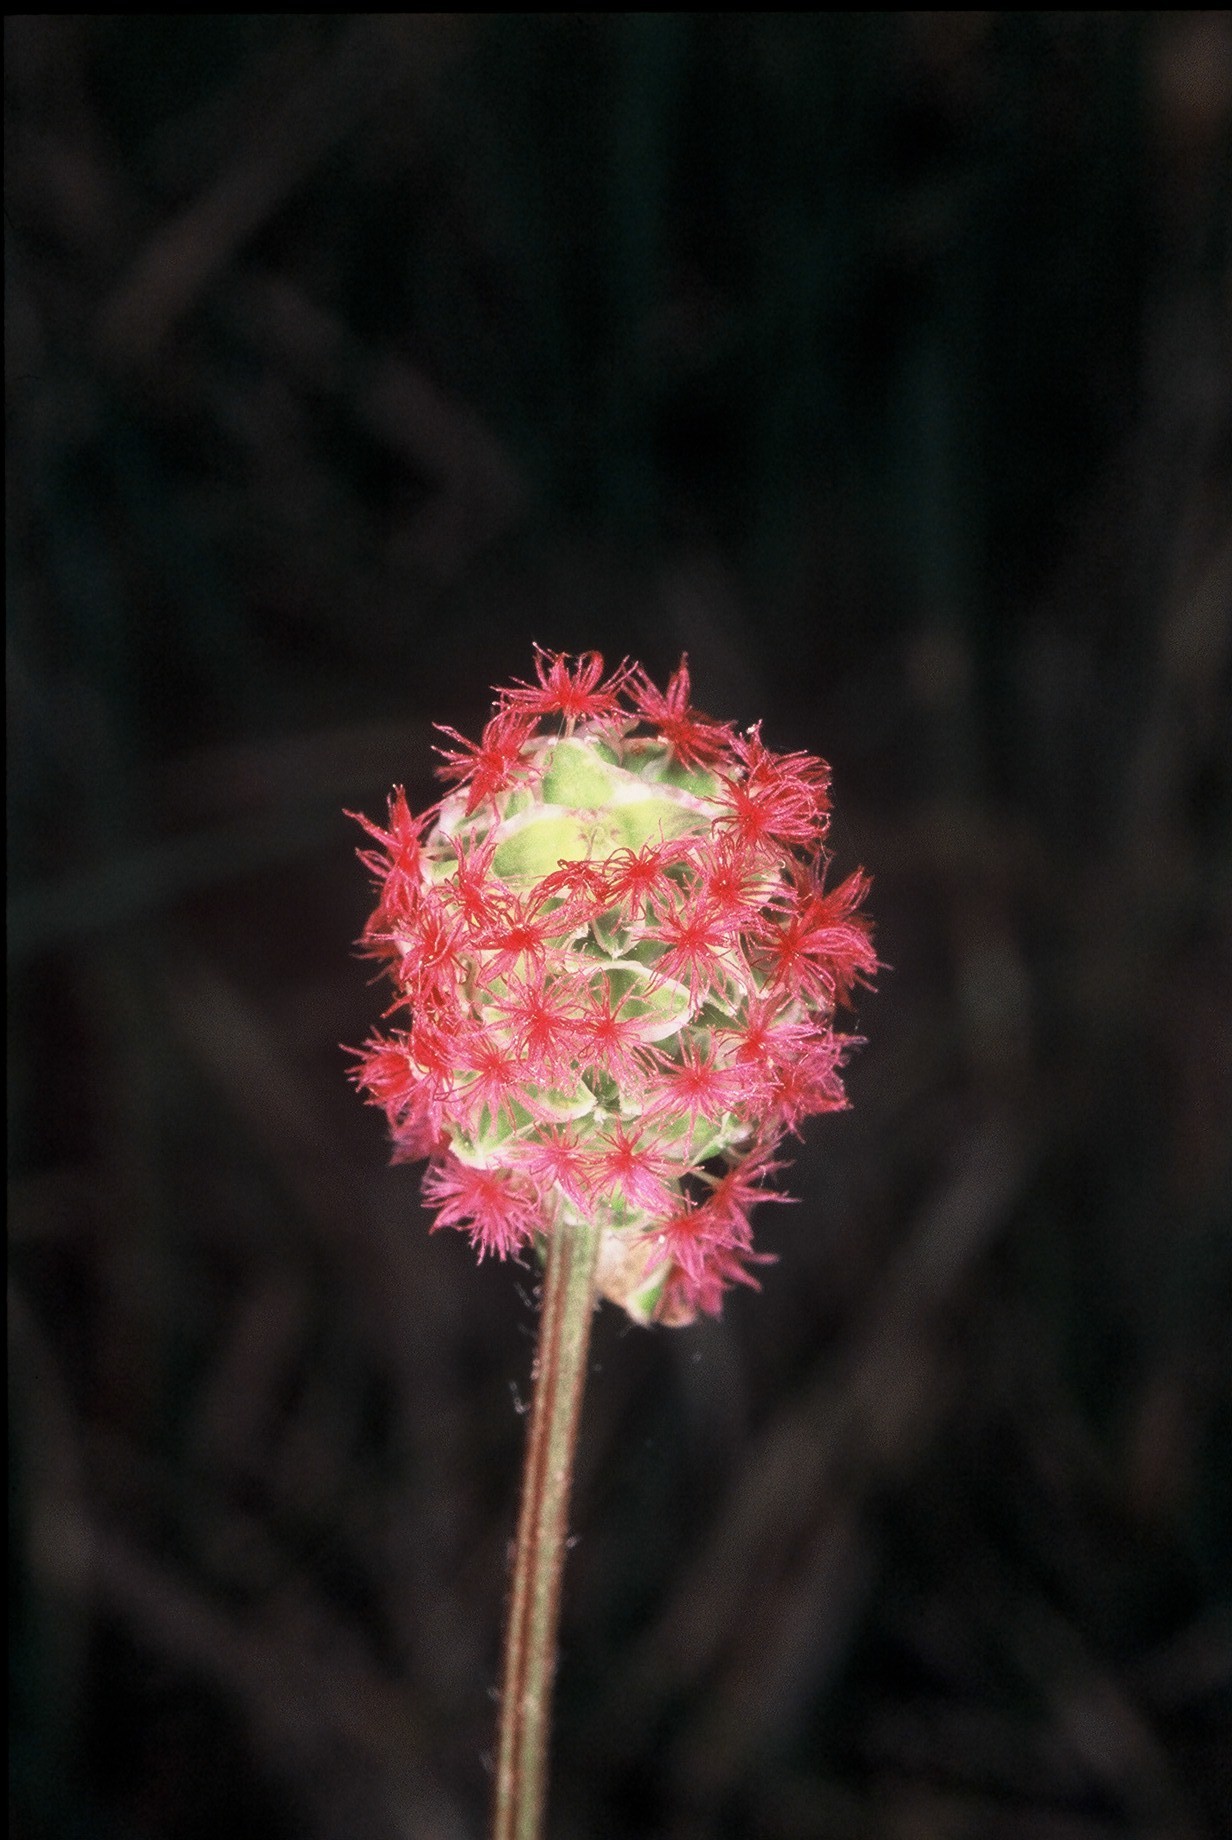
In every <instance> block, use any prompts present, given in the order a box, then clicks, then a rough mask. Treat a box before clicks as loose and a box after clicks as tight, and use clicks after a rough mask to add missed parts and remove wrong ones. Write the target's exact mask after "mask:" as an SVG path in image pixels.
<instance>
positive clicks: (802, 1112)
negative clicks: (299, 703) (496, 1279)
mask: <svg viewBox="0 0 1232 1840" xmlns="http://www.w3.org/2000/svg"><path fill="white" fill-rule="evenodd" d="M689 695H690V686H689V673H688V666H687V663H686V662H685V661H684V660H682V661H681V664H680V667H679V669H678V670H677V671H676V672H675V673H674V674H673V676H672V677H671V679H670V681H669V683H668V685H667V688H666V690H665V691H660V690H659V689H658V688H657V687H656V686H655V685H654V684H653V683H652V682H651V680H650V678H649V677H648V676H647V674H646V672H645V671H644V670H643V669H642V667H641V666H640V665H628V664H623V665H621V666H620V667H619V669H617V670H616V671H615V672H613V673H611V675H609V676H605V675H604V665H603V660H602V658H601V657H600V656H599V654H598V653H597V652H586V653H583V654H582V656H581V657H578V658H570V657H568V656H565V655H564V654H556V653H551V652H546V651H542V650H539V649H538V648H537V649H536V657H535V681H534V682H533V683H519V684H515V685H514V686H513V687H512V688H511V689H507V690H504V691H501V692H500V693H499V694H498V700H497V704H496V707H495V710H494V713H493V715H492V717H491V720H490V721H489V722H488V724H487V726H486V727H485V729H484V731H483V734H482V736H481V738H480V740H479V741H477V742H472V741H469V740H467V739H466V737H465V736H463V735H460V734H458V733H457V732H456V731H455V730H453V729H450V728H442V729H441V733H442V734H443V735H444V736H445V738H446V742H447V743H448V745H446V746H444V747H442V748H441V749H440V753H441V755H442V764H441V765H440V767H439V768H438V769H437V770H438V773H439V774H440V776H441V778H442V779H443V780H445V781H446V782H447V784H448V786H449V788H450V789H449V790H448V791H447V793H446V795H445V796H444V798H442V799H441V800H440V802H439V803H438V804H437V805H435V806H433V807H432V808H431V809H430V810H429V811H427V812H424V813H422V814H421V815H419V816H414V815H413V814H412V813H411V811H410V809H409V807H408V805H407V802H406V798H405V795H404V794H403V793H402V792H401V790H396V791H395V792H394V793H393V795H392V796H391V798H390V802H389V812H388V816H387V818H386V821H385V823H384V824H376V823H373V822H372V821H371V820H370V819H367V818H360V819H359V822H360V823H361V824H362V825H363V826H364V829H365V830H366V831H367V833H368V838H369V847H366V848H365V849H364V850H362V851H361V852H360V856H361V860H362V861H363V862H364V864H365V865H366V867H367V868H368V869H369V870H370V872H371V873H372V874H373V875H374V877H375V878H376V884H377V901H376V906H375V908H374V911H373V913H372V915H371V917H370V919H369V921H368V924H367V926H366V928H365V930H364V934H363V939H362V942H361V943H362V945H363V948H364V950H365V951H366V952H368V953H369V954H370V955H371V956H373V957H375V958H377V959H379V960H380V961H381V962H382V963H383V964H384V965H385V966H386V967H387V969H388V971H389V973H390V976H391V977H392V979H393V982H394V986H395V997H394V1002H393V1005H392V1007H391V1010H390V1012H389V1013H390V1016H391V1017H393V1018H395V1019H396V1021H397V1026H396V1027H389V1028H388V1029H386V1030H385V1031H384V1032H382V1033H380V1034H377V1035H376V1036H374V1037H373V1039H372V1040H371V1041H370V1042H369V1043H368V1044H367V1046H366V1047H365V1048H364V1049H362V1050H361V1051H359V1053H358V1066H357V1068H356V1071H355V1078H356V1081H357V1084H358V1085H359V1087H360V1088H361V1090H362V1091H363V1093H364V1095H365V1096H366V1097H367V1098H368V1099H369V1100H370V1101H371V1102H372V1103H373V1104H374V1105H377V1106H379V1107H380V1108H381V1109H382V1111H383V1112H384V1114H385V1117H386V1119H387V1121H388V1125H389V1130H390V1136H391V1139H392V1142H393V1149H394V1157H395V1160H397V1161H412V1160H416V1159H418V1158H421V1157H427V1158H428V1159H429V1162H428V1170H427V1174H426V1175H425V1177H424V1184H423V1193H424V1199H425V1200H426V1202H427V1203H428V1205H429V1206H430V1207H432V1208H433V1209H435V1211H436V1225H437V1226H457V1227H461V1228H463V1229H464V1230H465V1231H466V1232H468V1233H469V1235H470V1237H471V1240H472V1242H473V1244H474V1245H475V1247H476V1249H477V1250H478V1252H479V1254H480V1256H483V1255H484V1254H485V1253H488V1252H491V1253H494V1254H496V1256H497V1257H499V1258H506V1257H509V1256H511V1255H516V1254H518V1253H520V1252H521V1251H523V1250H524V1249H525V1248H527V1247H528V1246H532V1245H535V1244H539V1245H540V1246H542V1244H543V1243H544V1242H545V1241H546V1240H547V1239H548V1238H549V1237H550V1235H551V1234H552V1233H553V1232H554V1231H555V1230H556V1229H557V1228H558V1227H559V1226H560V1225H561V1224H562V1223H568V1222H569V1221H570V1220H571V1219H574V1220H581V1219H591V1220H597V1221H598V1222H599V1224H600V1226H601V1228H602V1232H603V1240H602V1244H601V1248H600V1257H599V1281H600V1286H601V1288H602V1289H603V1290H604V1292H605V1294H606V1295H608V1296H610V1297H612V1298H614V1299H615V1300H616V1301H618V1302H620V1303H621V1304H622V1305H623V1306H624V1307H625V1308H626V1309H628V1310H629V1312H630V1314H631V1315H633V1316H634V1317H635V1318H636V1319H637V1320H639V1321H642V1322H646V1321H652V1320H653V1321H659V1322H667V1323H682V1322H688V1321H691V1320H692V1319H693V1317H694V1316H696V1314H697V1313H698V1311H705V1312H709V1313H712V1314H713V1313H717V1311H718V1310H719V1308H720V1305H721V1300H722V1295H723V1292H724V1291H725V1290H727V1289H728V1288H729V1287H730V1286H731V1285H732V1284H736V1283H744V1284H756V1279H755V1277H754V1276H753V1271H752V1268H753V1267H755V1266H756V1265H757V1264H759V1263H762V1262H764V1259H765V1255H764V1254H760V1253H758V1252H756V1251H755V1250H754V1248H753V1239H752V1228H751V1225H750V1219H749V1217H750V1214H751V1211H752V1209H753V1207H754V1206H755V1205H756V1204H757V1203H758V1202H760V1201H763V1200H784V1199H786V1197H785V1196H783V1195H781V1194H778V1193H776V1192H775V1191H774V1190H773V1189H772V1188H771V1187H770V1186H769V1183H770V1182H771V1180H772V1179H773V1177H774V1176H775V1175H776V1174H777V1173H778V1172H779V1170H780V1169H781V1168H782V1164H781V1163H780V1162H779V1161H778V1160H777V1157H776V1154H775V1153H776V1150H777V1149H778V1147H779V1146H780V1145H781V1143H782V1141H783V1139H784V1138H785V1136H787V1135H788V1134H790V1133H794V1132H798V1130H799V1129H800V1126H801V1125H802V1123H803V1121H804V1120H805V1119H806V1118H808V1117H812V1116H815V1115H817V1114H818V1113H822V1112H828V1111H836V1110H839V1109H841V1108H842V1107H843V1106H845V1104H846V1098H845V1095H844V1091H843V1082H842V1067H843V1062H844V1060H845V1058H846V1055H847V1052H848V1051H849V1049H850V1048H851V1047H852V1046H853V1045H854V1037H852V1036H850V1035H847V1034H843V1033H840V1032H839V1031H838V1029H837V1028H836V1025H835V1017H836V1012H837V1010H838V1009H839V1008H840V1007H841V1006H842V1005H844V1004H846V1003H848V1002H849V1001H850V999H851V997H852V994H853V991H854V989H855V987H856V986H857V985H859V984H862V983H867V982H869V981H870V980H871V978H872V976H873V974H874V973H875V971H876V970H877V959H876V955H875V953H874V951H873V947H872V943H871V937H870V928H869V922H868V919H867V917H866V916H865V914H864V912H863V911H862V910H863V903H864V899H865V896H866V894H867V891H868V878H867V877H866V876H865V875H864V874H863V872H861V871H858V872H857V873H856V874H854V875H851V876H849V877H848V878H847V880H846V881H844V882H841V883H840V884H838V886H836V887H834V888H827V887H826V883H825V872H826V867H827V858H826V854H825V850H824V840H825V836H826V830H827V826H828V823H829V814H830V796H829V780H830V776H829V769H828V768H827V767H826V766H825V764H824V763H823V762H822V761H820V760H816V759H814V758H813V757H812V756H811V755H808V754H802V753H793V754H776V753H774V752H773V751H772V750H771V749H769V748H768V747H767V746H766V745H765V743H764V742H763V740H762V738H761V733H760V729H758V728H754V729H750V730H748V731H747V732H746V733H745V734H738V733H736V731H735V730H734V729H733V728H732V727H731V725H730V724H728V723H725V722H717V721H714V720H712V719H711V718H710V717H709V716H705V715H702V714H700V713H699V712H698V711H697V710H696V709H693V708H692V707H691V706H690V701H689Z"/></svg>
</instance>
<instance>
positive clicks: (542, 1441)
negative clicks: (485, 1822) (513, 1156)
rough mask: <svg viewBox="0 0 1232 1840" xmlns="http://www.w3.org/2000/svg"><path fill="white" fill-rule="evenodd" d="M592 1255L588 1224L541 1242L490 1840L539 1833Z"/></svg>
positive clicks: (522, 1839) (518, 1839) (595, 1231)
mask: <svg viewBox="0 0 1232 1840" xmlns="http://www.w3.org/2000/svg"><path fill="white" fill-rule="evenodd" d="M598 1252H599V1228H598V1227H597V1226H596V1225H594V1224H593V1223H588V1224H586V1225H574V1224H565V1223H561V1224H560V1225H558V1226H557V1227H556V1229H555V1231H554V1232H553V1233H552V1235H551V1237H550V1238H549V1240H548V1258H547V1269H546V1272H545V1273H544V1279H543V1303H542V1306H541V1310H540V1316H539V1345H538V1349H537V1351H536V1356H535V1393H534V1402H533V1404H532V1407H531V1420H530V1437H529V1441H528V1443H527V1448H526V1468H525V1472H524V1475H523V1480H522V1506H521V1511H520V1513H519V1516H518V1540H517V1553H516V1556H515V1559H514V1570H513V1594H512V1598H511V1601H510V1605H509V1626H508V1631H507V1634H506V1637H505V1666H504V1677H503V1681H502V1687H501V1709H500V1733H499V1742H498V1751H497V1764H496V1813H495V1820H494V1823H493V1829H492V1832H493V1840H539V1836H540V1835H541V1834H542V1831H543V1815H544V1807H545V1803H546V1799H547V1796H546V1791H547V1760H548V1738H549V1733H550V1729H551V1717H552V1679H553V1675H554V1673H555V1671H556V1632H557V1626H558V1623H559V1620H560V1580H561V1572H562V1570H563V1566H564V1557H565V1535H566V1531H567V1526H568V1515H569V1494H570V1489H571V1486H572V1482H573V1453H574V1449H575V1446H576V1444H577V1428H578V1418H579V1416H580V1413H581V1406H582V1390H583V1387H584V1384H585V1379H586V1357H587V1351H588V1349H589V1346H590V1321H591V1316H592V1314H593V1310H594V1294H595V1265H596V1262H597V1258H598Z"/></svg>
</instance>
